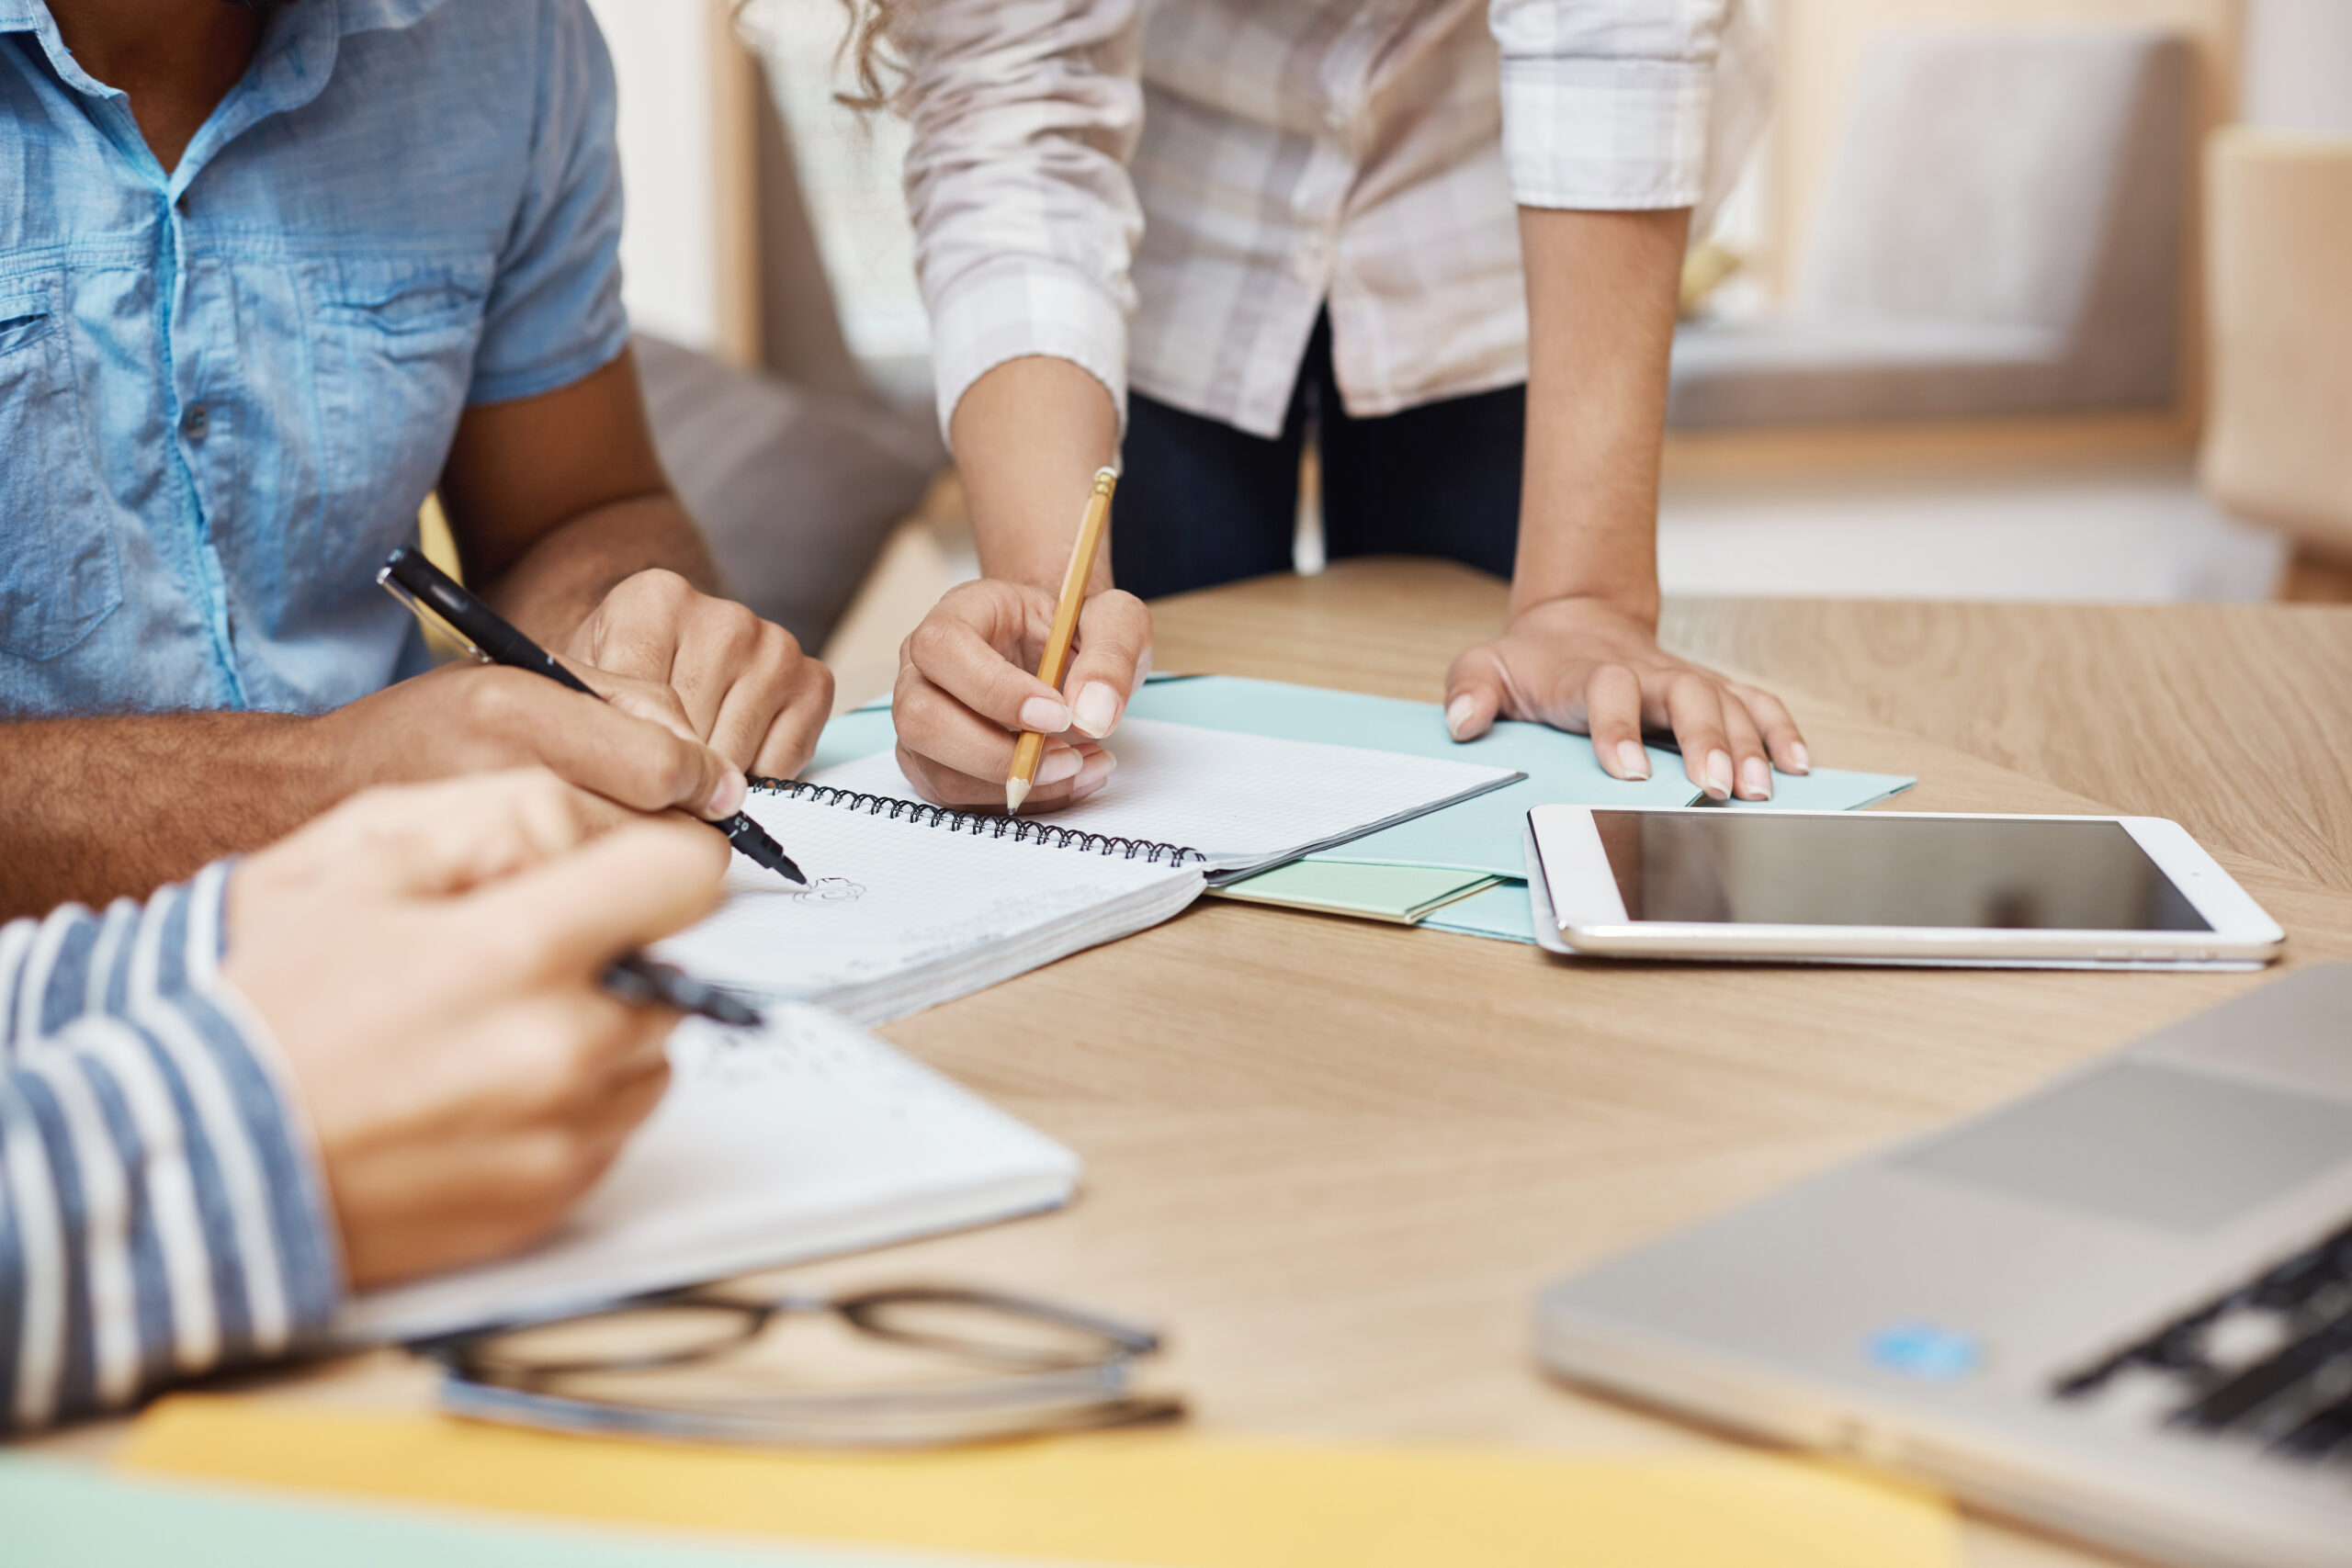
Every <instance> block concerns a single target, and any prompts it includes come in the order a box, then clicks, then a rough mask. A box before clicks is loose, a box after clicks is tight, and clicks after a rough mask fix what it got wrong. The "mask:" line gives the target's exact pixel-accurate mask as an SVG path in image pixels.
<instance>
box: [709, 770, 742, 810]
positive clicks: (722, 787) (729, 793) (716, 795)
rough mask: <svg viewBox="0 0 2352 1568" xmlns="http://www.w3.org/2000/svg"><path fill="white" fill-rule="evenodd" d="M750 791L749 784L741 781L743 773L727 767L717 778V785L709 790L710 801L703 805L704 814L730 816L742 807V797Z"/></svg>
mask: <svg viewBox="0 0 2352 1568" xmlns="http://www.w3.org/2000/svg"><path fill="white" fill-rule="evenodd" d="M750 793H751V786H750V785H749V784H745V783H744V782H743V775H742V774H741V773H737V772H736V771H735V770H734V769H732V768H729V769H728V770H727V772H726V773H725V775H724V776H722V777H721V778H720V779H719V781H718V788H717V789H714V790H712V791H711V792H710V803H709V804H708V805H707V806H706V807H703V812H704V815H706V816H709V817H732V816H734V815H735V813H737V812H738V811H741V810H742V809H743V797H744V796H745V795H749V794H750Z"/></svg>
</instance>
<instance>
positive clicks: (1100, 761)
mask: <svg viewBox="0 0 2352 1568" xmlns="http://www.w3.org/2000/svg"><path fill="white" fill-rule="evenodd" d="M1080 700H1081V701H1083V700H1084V699H1083V698H1081V699H1080ZM1075 754H1076V753H1072V755H1075ZM1118 765H1119V759H1117V758H1116V757H1114V756H1113V755H1111V753H1110V752H1108V751H1097V752H1095V753H1094V755H1092V756H1091V757H1089V758H1088V759H1086V766H1084V767H1082V768H1080V769H1079V770H1078V780H1077V782H1076V783H1075V784H1071V785H1070V786H1069V788H1070V794H1071V795H1091V794H1093V793H1094V792H1095V791H1096V790H1098V789H1101V788H1102V787H1103V780H1105V779H1107V778H1109V777H1110V776H1111V773H1112V770H1114V769H1115V768H1116V767H1118Z"/></svg>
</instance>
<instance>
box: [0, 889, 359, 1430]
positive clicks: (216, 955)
mask: <svg viewBox="0 0 2352 1568" xmlns="http://www.w3.org/2000/svg"><path fill="white" fill-rule="evenodd" d="M228 873H229V867H228V864H227V863H220V864H216V865H213V866H211V867H209V868H208V869H206V870H205V871H204V872H203V873H201V874H199V875H198V877H197V878H196V880H195V881H194V882H192V883H189V884H187V885H186V886H173V887H166V888H164V890H163V891H162V892H160V893H158V894H156V895H155V896H154V897H153V898H151V899H150V900H148V902H147V903H146V904H145V905H144V906H141V905H139V904H135V903H133V902H131V901H130V900H129V899H121V900H119V901H117V902H116V903H115V904H114V905H113V906H112V907H110V908H107V910H106V911H105V913H103V914H93V913H92V912H90V911H89V910H88V909H85V908H82V907H81V906H79V905H68V906H67V907H65V908H62V909H60V910H58V911H57V912H56V913H54V914H52V915H51V916H50V917H49V918H48V919H45V920H38V921H36V920H30V919H24V920H17V921H14V922H12V923H10V924H8V925H6V926H5V927H0V1431H9V1430H17V1431H23V1430H28V1429H30V1428H34V1427H43V1426H47V1425H49V1424H51V1423H52V1422H55V1421H59V1420H62V1419H66V1418H68V1417H71V1416H79V1415H83V1414H86V1413H90V1412H96V1411H103V1410H113V1409H119V1408H121V1407H122V1406H124V1405H126V1404H130V1402H132V1401H133V1400H135V1399H136V1398H138V1397H139V1395H140V1394H141V1393H143V1392H144V1391H146V1390H148V1389H150V1388H153V1387H154V1386H156V1385H158V1384H160V1383H164V1382H170V1381H174V1380H176V1379H180V1378H186V1377H190V1376H193V1375H195V1374H197V1373H199V1372H203V1371H209V1370H211V1369H213V1368H216V1367H222V1366H230V1365H234V1364H236V1363H239V1362H243V1361H252V1360H257V1359H265V1358H269V1357H274V1356H280V1355H284V1354H286V1353H287V1352H288V1350H291V1349H294V1348H299V1347H300V1346H301V1345H302V1344H303V1343H305V1342H306V1341H308V1340H311V1339H313V1338H315V1337H317V1336H318V1335H319V1334H320V1333H321V1332H322V1330H323V1329H324V1328H325V1326H326V1325H327V1324H328V1322H329V1320H330V1319H331V1318H332V1317H333V1316H334V1311H335V1308H336V1305H337V1304H338V1302H339V1299H340V1296H341V1292H342V1283H341V1280H342V1262H341V1258H340V1255H339V1252H338V1249H337V1246H336V1240H335V1234H334V1228H333V1221H332V1218H331V1215H330V1212H329V1207H328V1203H327V1200H326V1191H325V1186H324V1183H323V1181H322V1179H321V1176H320V1173H319V1171H318V1168H317V1164H316V1159H315V1156H314V1154H313V1152H312V1150H311V1146H310V1145H309V1143H308V1134H307V1132H306V1131H305V1129H304V1128H303V1126H302V1125H301V1122H300V1118H299V1114H298V1112H297V1111H295V1110H294V1109H293V1106H294V1100H293V1095H292V1090H291V1086H290V1085H288V1083H287V1082H286V1081H285V1079H284V1077H283V1068H282V1067H281V1066H280V1065H279V1064H278V1062H277V1059H276V1057H275V1055H273V1054H272V1052H271V1051H270V1049H269V1048H268V1047H267V1046H266V1045H264V1044H262V1043H260V1041H259V1039H258V1027H257V1026H255V1025H250V1024H248V1023H247V1022H246V1020H248V1019H249V1018H250V1013H249V1012H248V1010H247V1009H246V1007H245V1005H244V1003H243V1001H242V1000H241V999H240V998H237V997H236V996H235V994H234V993H233V992H231V991H227V990H225V989H224V988H223V987H222V986H221V984H220V953H221V945H222V939H223V931H222V906H223V898H224V897H225V894H226V892H227V888H228Z"/></svg>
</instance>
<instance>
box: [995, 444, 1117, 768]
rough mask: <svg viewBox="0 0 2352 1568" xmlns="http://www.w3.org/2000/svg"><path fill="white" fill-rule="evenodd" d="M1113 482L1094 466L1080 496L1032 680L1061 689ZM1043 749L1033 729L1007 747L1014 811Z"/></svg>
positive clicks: (1111, 472)
mask: <svg viewBox="0 0 2352 1568" xmlns="http://www.w3.org/2000/svg"><path fill="white" fill-rule="evenodd" d="M1118 485H1119V472H1118V470H1117V469H1116V468H1097V469H1095V470H1094V493H1093V494H1091V495H1090V496H1088V497H1087V498H1086V515H1085V516H1084V517H1083V518H1082V519H1080V522H1079V525H1078V544H1077V546H1076V547H1074V548H1072V549H1071V551H1070V552H1069V571H1067V572H1065V573H1064V574H1063V576H1062V597H1061V602H1060V603H1059V604H1056V605H1055V606H1054V629H1053V632H1052V633H1051V635H1049V636H1048V637H1046V656H1045V657H1044V658H1043V659H1040V660H1037V679H1039V680H1040V681H1043V682H1046V685H1048V686H1051V687H1053V688H1054V689H1055V690H1056V691H1059V690H1060V689H1061V684H1062V676H1063V675H1064V674H1066V673H1068V671H1069V645H1070V639H1071V638H1073V637H1076V636H1077V635H1078V612H1079V610H1080V608H1081V607H1082V606H1083V605H1084V604H1086V584H1087V581H1088V579H1090V578H1091V577H1092V576H1093V575H1094V557H1095V555H1096V554H1097V552H1099V551H1100V550H1101V549H1102V547H1103V527H1104V525H1107V524H1108V523H1109V522H1110V521H1111V492H1112V491H1114V490H1116V489H1117V488H1118ZM1045 754H1046V738H1045V737H1044V736H1042V735H1040V734H1038V733H1037V732H1036V731H1035V730H1034V729H1032V730H1024V731H1023V732H1022V736H1021V744H1019V745H1018V746H1015V747H1014V748H1013V749H1012V773H1009V774H1007V775H1006V776H1005V780H1004V808H1005V809H1006V810H1007V811H1019V810H1020V809H1021V803H1022V802H1023V801H1024V800H1026V799H1028V798H1029V790H1030V788H1031V786H1032V785H1033V784H1035V783H1036V780H1037V763H1038V761H1039V760H1040V759H1041V758H1043V757H1044V756H1045Z"/></svg>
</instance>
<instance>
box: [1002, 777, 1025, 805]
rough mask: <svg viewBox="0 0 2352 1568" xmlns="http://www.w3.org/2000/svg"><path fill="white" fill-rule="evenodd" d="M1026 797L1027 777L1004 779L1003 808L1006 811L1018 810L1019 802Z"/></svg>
mask: <svg viewBox="0 0 2352 1568" xmlns="http://www.w3.org/2000/svg"><path fill="white" fill-rule="evenodd" d="M1028 798H1029V781H1028V780H1027V779H1007V780H1005V781H1004V809H1005V810H1006V811H1007V812H1008V813H1012V812H1018V811H1019V810H1020V809H1021V803H1022V802H1023V801H1024V800H1026V799H1028Z"/></svg>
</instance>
